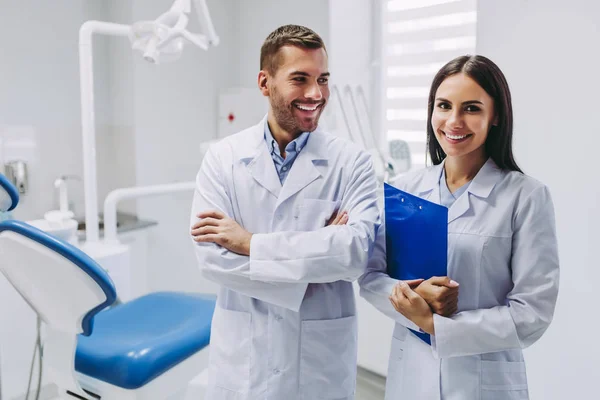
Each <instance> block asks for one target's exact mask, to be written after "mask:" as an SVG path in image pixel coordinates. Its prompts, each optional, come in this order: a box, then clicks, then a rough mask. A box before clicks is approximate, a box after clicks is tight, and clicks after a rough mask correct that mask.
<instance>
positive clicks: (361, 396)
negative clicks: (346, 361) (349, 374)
mask: <svg viewBox="0 0 600 400" xmlns="http://www.w3.org/2000/svg"><path fill="white" fill-rule="evenodd" d="M384 393H385V378H384V377H382V376H379V375H376V374H374V373H372V372H370V371H367V370H365V369H362V368H358V377H357V379H356V398H355V400H383V398H384Z"/></svg>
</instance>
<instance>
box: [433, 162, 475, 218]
mask: <svg viewBox="0 0 600 400" xmlns="http://www.w3.org/2000/svg"><path fill="white" fill-rule="evenodd" d="M470 184H471V182H467V183H465V184H464V185H462V186H461V187H459V188H458V189H457V190H456V191H455V192H454V193H451V192H450V189H448V184H447V183H446V171H445V170H444V168H443V167H442V176H441V177H440V202H441V203H442V205H443V206H446V207H447V208H450V207H452V204H454V202H455V201H456V200H458V198H459V197H460V196H461V195H462V194H463V193H464V192H465V191H466V190H467V188H468V187H469V185H470Z"/></svg>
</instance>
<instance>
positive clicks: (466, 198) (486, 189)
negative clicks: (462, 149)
mask: <svg viewBox="0 0 600 400" xmlns="http://www.w3.org/2000/svg"><path fill="white" fill-rule="evenodd" d="M501 178H502V170H500V168H498V167H497V166H496V163H495V162H494V161H493V160H492V159H491V158H488V160H487V161H486V162H485V164H483V167H481V169H480V170H479V172H478V173H477V175H475V178H473V181H471V184H470V185H469V187H468V188H467V190H466V192H465V193H463V194H462V196H460V197H459V198H458V199H457V200H456V202H454V204H453V205H452V207H450V210H448V223H450V222H452V221H454V220H455V219H457V218H459V217H461V216H462V215H464V214H465V213H466V212H467V211H469V209H470V208H471V195H474V196H477V197H479V198H482V199H487V198H488V196H489V195H490V193H491V192H492V189H493V188H494V186H495V185H496V183H497V182H498V181H499V180H500V179H501Z"/></svg>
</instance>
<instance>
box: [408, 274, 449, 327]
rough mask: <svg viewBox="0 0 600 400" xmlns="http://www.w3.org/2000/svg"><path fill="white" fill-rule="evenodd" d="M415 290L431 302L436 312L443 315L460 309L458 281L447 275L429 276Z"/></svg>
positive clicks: (428, 302) (445, 315)
mask: <svg viewBox="0 0 600 400" xmlns="http://www.w3.org/2000/svg"><path fill="white" fill-rule="evenodd" d="M415 292H416V293H417V294H418V295H419V296H421V297H422V298H423V299H424V300H425V301H426V302H427V304H429V306H430V307H431V310H432V311H433V312H434V313H436V314H439V315H441V316H443V317H450V316H452V315H453V314H454V313H456V310H457V309H458V283H457V282H454V281H453V280H451V279H450V278H448V277H447V276H444V277H438V276H434V277H433V278H429V279H427V280H426V281H424V282H423V283H421V284H420V285H419V286H418V287H417V288H416V289H415Z"/></svg>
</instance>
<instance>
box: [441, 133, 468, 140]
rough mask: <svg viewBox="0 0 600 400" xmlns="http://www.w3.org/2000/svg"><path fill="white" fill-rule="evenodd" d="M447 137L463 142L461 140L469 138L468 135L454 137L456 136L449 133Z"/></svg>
mask: <svg viewBox="0 0 600 400" xmlns="http://www.w3.org/2000/svg"><path fill="white" fill-rule="evenodd" d="M445 135H446V136H447V137H448V138H450V139H452V140H461V139H464V138H466V137H467V136H468V135H461V136H454V135H451V134H449V133H445Z"/></svg>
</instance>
